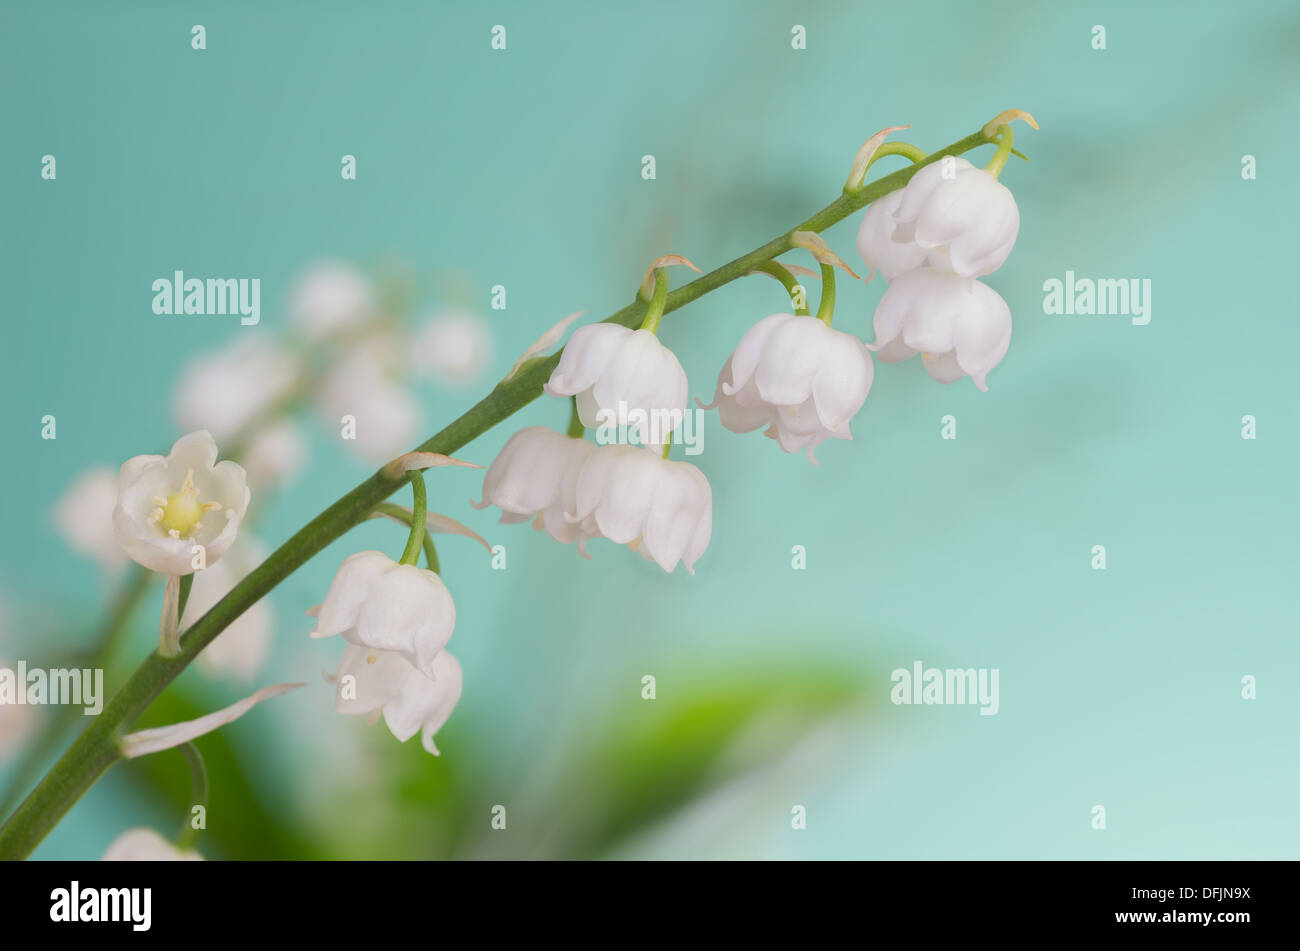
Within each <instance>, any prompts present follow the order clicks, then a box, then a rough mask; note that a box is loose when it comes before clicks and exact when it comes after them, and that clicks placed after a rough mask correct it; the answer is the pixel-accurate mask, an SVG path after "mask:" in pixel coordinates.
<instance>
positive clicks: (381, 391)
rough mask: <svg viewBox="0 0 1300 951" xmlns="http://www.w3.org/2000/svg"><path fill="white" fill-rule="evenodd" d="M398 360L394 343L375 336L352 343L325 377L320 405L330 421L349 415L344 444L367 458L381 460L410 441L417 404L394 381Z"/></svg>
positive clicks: (417, 417)
mask: <svg viewBox="0 0 1300 951" xmlns="http://www.w3.org/2000/svg"><path fill="white" fill-rule="evenodd" d="M399 362H400V361H399V358H398V355H397V353H396V352H395V345H394V342H393V341H392V340H390V339H388V338H386V337H374V338H372V339H369V340H366V341H364V342H363V343H360V344H358V345H356V346H354V347H353V348H352V349H351V350H350V351H349V352H348V353H347V354H346V355H345V356H344V357H343V359H341V360H339V361H338V363H337V364H335V366H334V368H333V369H332V370H331V371H330V372H329V373H328V374H327V375H326V377H325V380H324V382H323V383H322V385H321V388H320V393H319V401H320V407H321V409H322V410H323V411H324V413H325V414H326V416H327V418H328V419H329V422H330V424H331V425H335V426H338V425H340V420H342V419H343V417H345V416H351V417H353V419H354V420H355V422H356V432H355V437H356V438H355V439H353V438H349V439H345V440H344V441H343V444H344V445H345V446H347V447H348V448H350V449H352V450H353V451H354V452H356V453H357V454H358V455H360V456H361V457H362V458H364V459H366V460H367V461H370V462H382V461H384V460H387V459H391V458H392V457H393V456H395V455H397V454H398V453H400V452H402V451H403V450H405V449H409V448H410V446H411V444H412V443H413V442H414V441H415V435H416V432H417V430H418V427H419V422H420V408H419V406H418V405H417V404H416V402H415V399H414V398H413V397H412V396H411V394H410V393H409V392H408V391H407V390H406V389H405V388H404V387H402V386H401V385H400V384H399V383H397V382H396V380H395V379H394V376H395V374H396V371H397V366H398V363H399Z"/></svg>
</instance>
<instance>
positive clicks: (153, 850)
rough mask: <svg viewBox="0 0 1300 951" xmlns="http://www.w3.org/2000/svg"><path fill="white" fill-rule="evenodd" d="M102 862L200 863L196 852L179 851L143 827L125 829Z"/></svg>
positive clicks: (158, 834) (199, 857) (156, 833)
mask: <svg viewBox="0 0 1300 951" xmlns="http://www.w3.org/2000/svg"><path fill="white" fill-rule="evenodd" d="M101 861H104V862H202V861H203V856H201V855H199V853H198V852H194V851H190V850H186V851H181V850H180V849H178V848H176V846H174V845H172V843H170V842H168V841H167V840H166V839H164V838H163V837H162V835H161V834H160V833H158V832H155V831H154V830H153V829H147V828H145V827H143V826H141V827H139V828H136V829H127V830H126V831H125V832H123V833H122V834H121V835H119V836H118V837H117V838H116V839H114V840H113V841H112V843H110V844H109V846H108V851H106V852H105V853H104V858H103V859H102V860H101Z"/></svg>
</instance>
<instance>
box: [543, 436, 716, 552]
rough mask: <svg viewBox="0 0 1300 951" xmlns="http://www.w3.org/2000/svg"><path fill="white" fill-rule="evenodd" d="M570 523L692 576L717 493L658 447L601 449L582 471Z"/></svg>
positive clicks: (697, 472)
mask: <svg viewBox="0 0 1300 951" xmlns="http://www.w3.org/2000/svg"><path fill="white" fill-rule="evenodd" d="M568 517H569V519H570V520H571V521H573V522H574V523H575V524H580V525H581V526H582V528H583V531H584V532H586V533H587V534H588V535H590V536H592V537H596V536H600V537H603V538H608V539H609V540H610V541H613V542H617V543H618V544H620V545H629V546H631V548H632V549H633V550H634V551H639V552H641V554H642V555H643V556H644V557H645V558H647V559H648V560H650V561H653V562H655V563H656V564H658V565H659V567H661V568H663V570H664V571H668V572H671V571H672V570H673V569H674V568H675V567H677V563H678V562H679V561H680V562H681V563H682V564H683V565H685V566H686V570H687V571H688V572H690V573H691V574H694V573H695V567H694V566H695V562H696V561H697V560H698V559H699V557H700V556H701V555H703V554H704V550H705V549H706V548H708V547H709V538H710V537H711V536H712V534H713V491H712V489H710V488H709V480H708V479H707V478H705V476H704V473H703V472H701V471H700V470H699V469H697V468H696V467H695V466H693V465H691V464H690V463H689V462H676V461H672V460H668V459H664V458H663V457H662V456H661V455H660V453H659V452H658V451H656V450H654V449H644V448H641V447H639V446H628V445H608V446H600V447H598V448H597V449H596V451H595V452H594V453H592V454H591V456H590V457H589V458H588V459H587V461H586V462H585V463H583V465H582V468H581V469H580V470H579V472H578V483H577V504H576V507H575V508H574V510H573V511H572V512H571V513H570V514H569V516H568Z"/></svg>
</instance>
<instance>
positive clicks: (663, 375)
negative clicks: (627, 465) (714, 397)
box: [545, 323, 689, 446]
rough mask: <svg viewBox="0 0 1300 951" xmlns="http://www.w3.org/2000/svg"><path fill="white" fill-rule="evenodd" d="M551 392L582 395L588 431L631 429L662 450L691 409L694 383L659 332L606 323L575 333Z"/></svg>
mask: <svg viewBox="0 0 1300 951" xmlns="http://www.w3.org/2000/svg"><path fill="white" fill-rule="evenodd" d="M545 390H546V392H547V393H548V394H550V395H551V396H574V397H576V398H577V406H578V417H579V418H580V419H581V420H582V422H583V425H585V426H586V427H587V428H588V429H594V428H596V427H598V426H601V425H618V426H627V427H628V428H629V430H631V432H632V433H633V434H634V435H635V438H636V439H637V440H638V441H639V442H640V443H641V444H642V445H647V446H648V445H659V446H662V445H663V444H664V442H666V441H667V440H668V439H669V438H670V437H669V433H670V432H671V431H672V429H673V428H674V423H675V422H677V421H679V420H680V418H681V417H680V414H681V413H682V412H683V411H684V410H685V408H686V400H687V396H688V392H689V385H688V383H687V381H686V371H685V370H683V369H682V365H681V363H680V362H678V360H677V356H676V355H675V354H674V353H673V352H672V351H671V350H669V349H668V348H667V347H665V346H664V345H663V344H662V343H660V342H659V338H658V337H657V336H655V335H654V333H652V332H651V331H649V330H629V329H628V328H627V327H620V326H619V325H618V324H605V323H600V324H588V325H587V326H585V327H579V328H578V329H577V330H575V331H574V332H573V336H572V337H570V338H569V342H568V344H567V345H565V348H564V351H563V353H561V354H560V362H559V364H558V365H557V366H556V367H555V371H554V372H553V373H552V374H551V378H550V380H548V381H547V383H546V386H545ZM674 413H676V414H677V415H676V417H675V418H674V417H673V414H674Z"/></svg>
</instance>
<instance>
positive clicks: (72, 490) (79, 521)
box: [54, 466, 126, 572]
mask: <svg viewBox="0 0 1300 951" xmlns="http://www.w3.org/2000/svg"><path fill="white" fill-rule="evenodd" d="M117 482H118V480H117V473H115V472H114V471H113V470H112V469H110V468H108V467H107V466H96V467H95V468H93V469H87V470H86V471H85V472H83V473H82V474H81V475H80V476H78V477H77V480H76V481H75V482H73V483H72V485H71V486H69V488H68V490H67V491H66V492H65V493H63V496H62V497H61V498H60V499H59V501H58V504H57V505H56V506H55V508H54V523H55V525H57V526H58V529H59V532H60V534H62V535H63V537H64V538H65V539H66V540H67V542H68V544H69V545H70V546H71V547H72V549H73V550H74V551H76V552H79V553H80V554H83V555H87V556H89V557H91V558H93V559H94V560H95V561H97V562H98V563H99V564H100V566H101V567H103V568H104V570H105V571H114V572H115V571H117V570H119V569H120V568H121V567H122V565H123V564H124V563H125V561H126V555H125V554H123V552H122V546H121V545H120V544H119V543H118V540H117V533H116V532H114V531H113V509H114V508H115V507H116V506H117Z"/></svg>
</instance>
